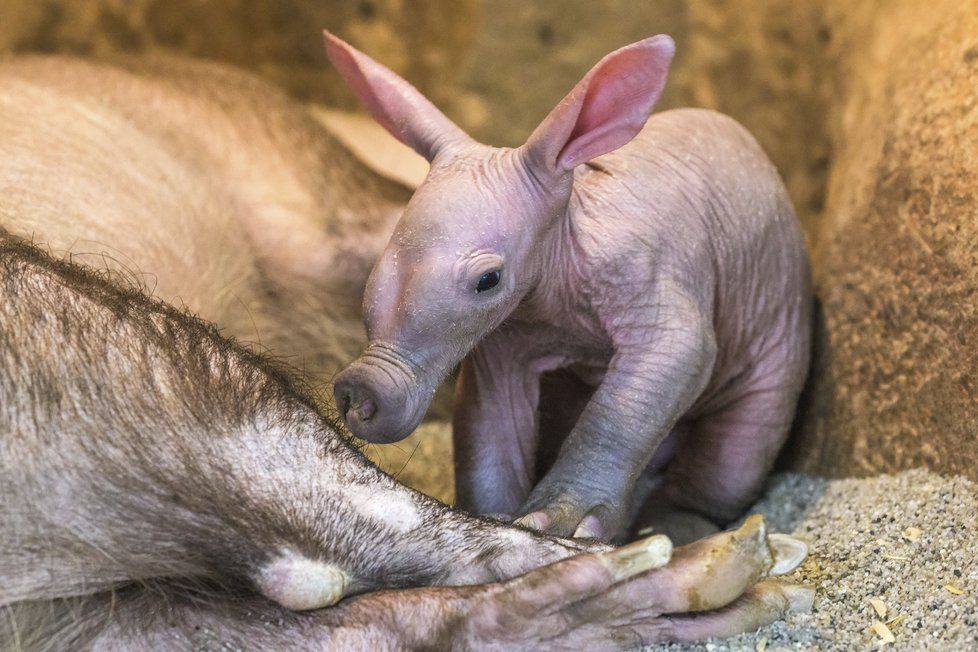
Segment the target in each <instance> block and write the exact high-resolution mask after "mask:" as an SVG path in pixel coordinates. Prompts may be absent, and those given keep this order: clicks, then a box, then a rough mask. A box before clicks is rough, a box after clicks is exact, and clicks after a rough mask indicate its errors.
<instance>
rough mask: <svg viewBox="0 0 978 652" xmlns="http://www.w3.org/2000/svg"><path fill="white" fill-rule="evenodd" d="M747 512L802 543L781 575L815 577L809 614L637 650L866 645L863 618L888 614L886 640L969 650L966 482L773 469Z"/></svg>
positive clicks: (975, 531) (973, 584) (972, 501)
mask: <svg viewBox="0 0 978 652" xmlns="http://www.w3.org/2000/svg"><path fill="white" fill-rule="evenodd" d="M753 511H755V512H760V513H762V514H766V515H767V517H768V523H769V524H770V526H771V527H772V528H773V529H776V530H780V531H782V532H791V533H794V534H795V535H796V536H798V537H800V538H802V539H805V540H806V541H808V542H809V544H810V545H811V551H810V554H809V558H808V560H807V561H806V562H805V563H804V564H803V565H802V567H801V568H800V569H799V570H798V571H796V572H795V573H794V574H793V575H791V576H789V579H791V580H792V581H798V582H802V583H805V584H808V585H810V586H814V587H815V588H816V598H815V607H814V610H813V611H812V613H811V614H804V615H792V616H790V617H789V618H788V620H787V621H785V622H779V623H775V624H774V625H771V626H769V627H766V628H763V629H761V630H760V631H758V632H756V633H753V634H749V635H743V636H739V637H736V638H732V639H726V640H717V641H712V642H709V643H706V644H704V645H695V646H658V647H651V648H649V649H651V650H680V649H683V650H710V651H713V652H721V651H724V650H765V649H766V650H769V651H770V650H867V649H874V648H877V647H879V646H883V645H885V644H884V643H883V642H882V641H883V637H882V636H881V634H880V633H877V632H875V631H873V630H872V629H871V627H872V626H873V624H874V623H883V624H886V623H889V625H888V627H887V629H888V630H889V632H890V633H891V634H892V636H893V639H894V640H893V642H892V643H891V644H889V645H887V647H892V648H893V649H894V650H928V651H931V650H933V651H942V650H978V562H976V559H975V557H976V556H978V485H975V484H974V483H971V482H969V481H968V480H964V479H962V478H942V477H940V476H937V475H933V474H930V473H927V472H925V471H908V472H905V473H902V474H900V475H896V476H880V477H877V478H870V479H863V480H833V481H826V480H821V479H816V478H809V477H804V476H799V475H782V476H778V477H776V478H774V479H773V480H772V482H771V485H770V488H769V490H768V492H767V494H766V496H765V497H764V499H763V500H761V501H760V502H759V503H758V504H757V505H756V507H755V508H754V510H753ZM871 599H876V600H879V601H880V604H879V605H878V606H881V607H883V608H885V613H884V614H883V615H880V614H878V613H877V611H876V610H875V609H874V606H873V604H872V603H871V602H870V600H871ZM881 631H883V632H885V630H881Z"/></svg>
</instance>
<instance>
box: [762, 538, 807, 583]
mask: <svg viewBox="0 0 978 652" xmlns="http://www.w3.org/2000/svg"><path fill="white" fill-rule="evenodd" d="M767 542H768V545H769V546H770V547H771V555H772V556H773V557H774V565H773V566H772V567H771V570H769V571H768V572H767V574H768V575H784V574H785V573H790V572H791V571H793V570H795V569H796V568H798V566H800V565H801V562H803V561H805V557H807V556H808V544H807V543H805V542H804V541H802V540H801V539H796V538H794V537H790V536H788V535H787V534H770V535H768V537H767Z"/></svg>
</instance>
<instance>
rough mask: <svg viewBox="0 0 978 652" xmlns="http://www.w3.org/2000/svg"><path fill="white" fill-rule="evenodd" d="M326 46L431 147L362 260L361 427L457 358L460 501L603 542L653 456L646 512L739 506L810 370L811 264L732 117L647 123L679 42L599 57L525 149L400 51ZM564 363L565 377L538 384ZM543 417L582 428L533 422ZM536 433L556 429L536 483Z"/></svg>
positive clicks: (363, 96) (718, 521) (374, 423)
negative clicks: (491, 134)
mask: <svg viewBox="0 0 978 652" xmlns="http://www.w3.org/2000/svg"><path fill="white" fill-rule="evenodd" d="M326 46H327V52H328V54H329V58H330V60H331V61H332V62H333V64H334V65H335V66H336V68H337V69H338V70H339V71H340V73H341V74H342V76H343V77H344V79H345V80H346V82H347V83H348V84H349V85H350V87H351V88H352V89H353V91H354V93H356V95H357V96H358V98H359V99H360V101H361V103H362V104H363V105H364V106H365V107H366V108H367V110H369V111H370V113H371V114H372V115H373V116H374V118H375V119H377V120H378V121H379V122H380V124H382V125H383V126H384V127H386V128H387V129H388V130H389V131H390V132H391V133H392V134H393V135H394V136H396V137H397V138H398V139H400V140H401V141H403V142H404V143H406V144H407V145H410V146H411V147H413V148H414V149H415V150H416V151H417V152H418V153H420V154H421V155H423V156H424V157H425V158H427V159H428V161H430V163H431V171H430V173H429V175H428V178H427V179H426V181H425V182H424V183H423V184H422V185H421V187H420V188H418V190H417V192H416V193H415V195H414V197H413V198H412V199H411V201H410V203H409V204H408V206H407V209H406V210H405V212H404V214H403V216H402V217H401V219H400V222H399V223H398V225H397V228H396V230H395V232H394V234H393V236H392V237H391V240H390V243H389V244H388V246H387V248H386V250H385V251H384V254H383V256H382V257H381V259H380V260H379V262H378V263H377V264H376V266H375V267H374V269H373V272H372V274H371V276H370V280H369V282H368V285H367V290H366V296H365V298H364V316H365V320H366V326H367V334H368V337H369V345H368V346H367V348H366V350H364V352H363V353H362V354H361V356H360V357H359V358H358V359H357V360H356V361H355V362H353V363H352V364H351V365H350V366H349V367H347V368H346V369H345V370H344V371H343V372H342V373H341V374H340V376H338V377H337V379H336V383H335V392H336V400H337V405H338V406H339V408H340V410H341V411H342V413H343V415H344V418H345V419H346V422H347V424H348V425H349V427H350V429H351V430H352V431H353V432H354V433H355V434H356V435H358V436H360V437H362V438H364V439H367V440H369V441H374V442H391V441H397V440H399V439H401V438H403V437H405V436H407V435H408V434H410V433H411V431H412V430H413V429H414V428H415V427H416V426H417V425H418V423H419V421H420V420H421V418H422V416H423V415H424V412H425V410H426V408H427V406H428V404H429V401H430V400H431V397H432V394H433V392H434V389H435V387H436V386H437V385H438V383H439V382H440V381H441V380H443V379H444V378H445V377H446V375H447V374H448V373H449V372H450V371H451V370H452V369H453V368H454V367H455V365H456V364H458V363H459V361H460V360H462V358H463V357H465V359H464V361H463V363H462V368H461V376H460V378H459V384H458V389H457V395H456V404H455V414H454V429H455V448H456V453H455V454H456V471H457V487H458V497H459V503H460V505H461V506H462V507H466V508H469V509H472V510H475V511H478V512H481V513H496V514H511V515H523V517H522V519H521V521H520V522H521V523H523V524H525V525H528V526H531V527H534V528H537V529H540V530H543V531H546V532H549V533H552V534H557V535H564V536H566V535H571V534H573V535H574V536H596V537H599V538H605V539H608V538H612V537H614V536H616V535H618V534H620V533H621V532H622V531H623V528H626V527H627V526H628V520H629V517H630V516H631V514H632V512H633V509H634V508H635V507H637V506H634V505H633V504H632V503H633V493H635V487H636V482H637V480H638V479H639V478H640V477H641V476H642V474H643V473H647V474H653V475H654V476H656V477H658V481H657V484H655V488H654V489H653V490H652V492H651V494H650V495H649V496H648V500H647V502H646V503H645V519H646V521H647V522H650V523H651V524H653V526H657V527H659V528H660V529H664V530H665V531H667V532H668V533H670V534H672V535H673V536H674V537H677V538H679V539H688V538H691V537H693V536H698V535H699V534H701V533H703V532H704V531H705V530H709V529H710V528H713V527H715V526H716V525H724V524H726V523H727V522H729V521H730V520H731V519H733V518H735V517H736V516H737V515H738V514H739V513H740V512H741V511H742V510H743V509H744V508H745V507H746V506H747V505H748V504H749V502H750V501H751V500H752V499H754V498H755V497H756V494H757V492H758V490H759V488H760V487H761V484H762V483H763V480H764V478H765V476H766V475H767V473H768V471H769V470H770V468H771V465H772V463H773V461H774V459H775V456H776V455H777V453H778V451H779V449H780V448H781V445H782V443H783V441H784V439H785V436H786V434H787V432H788V428H789V425H790V423H791V419H792V415H793V413H794V409H795V404H796V402H797V399H798V394H799V392H800V390H801V387H802V383H803V380H804V376H805V372H806V369H807V366H808V360H809V345H810V311H811V302H812V299H811V289H810V280H809V267H808V262H807V257H806V253H805V246H804V242H803V238H802V235H801V233H800V230H799V228H798V224H797V222H796V220H795V217H794V213H793V211H792V208H791V205H790V203H789V200H788V197H787V195H786V193H785V190H784V187H783V185H782V183H781V180H780V178H779V177H778V174H777V172H776V171H775V169H774V167H773V166H772V165H771V163H770V162H769V161H768V159H767V157H766V156H765V155H764V153H763V152H762V151H761V149H760V147H759V146H758V145H757V143H756V142H755V141H754V140H753V138H752V137H751V136H750V135H749V134H748V133H747V132H746V131H745V130H744V129H743V128H742V127H741V126H740V125H738V124H737V123H736V122H734V121H733V120H732V119H730V118H727V117H725V116H723V115H720V114H717V113H714V112H711V111H706V110H696V109H682V110H675V111H668V112H664V113H660V114H657V115H656V116H654V117H652V118H651V119H650V118H649V113H650V112H651V110H652V107H653V105H654V104H655V102H656V100H657V99H658V97H659V95H660V93H661V91H662V88H663V86H664V85H665V81H666V74H667V71H668V68H669V64H670V61H671V60H672V56H673V52H674V45H673V42H672V40H671V39H670V38H669V37H668V36H661V35H660V36H655V37H652V38H648V39H645V40H643V41H639V42H638V43H634V44H632V45H629V46H626V47H623V48H621V49H619V50H616V51H615V52H612V53H611V54H609V55H608V56H606V57H605V58H604V59H602V60H601V61H600V62H599V63H598V64H597V65H596V66H595V67H594V68H593V69H592V70H591V71H590V72H589V73H588V74H587V76H585V77H584V79H583V80H581V81H580V82H579V83H578V84H577V86H575V87H574V89H573V90H572V91H571V92H570V94H569V95H567V97H565V98H564V99H563V100H562V101H561V102H560V104H558V105H557V107H556V108H555V109H554V110H553V111H552V112H551V113H550V115H549V116H547V118H546V119H545V120H544V121H543V123H542V124H540V126H539V127H537V129H536V131H534V132H533V134H532V135H531V136H530V138H529V140H528V141H527V142H526V143H525V144H524V145H523V146H521V147H518V148H516V149H506V148H503V149H497V148H492V147H488V146H486V145H482V144H480V143H477V142H475V141H473V140H472V139H471V138H469V137H468V136H467V135H466V134H465V133H463V132H462V130H461V129H460V128H459V127H457V126H456V125H454V124H453V123H452V122H451V121H450V120H449V119H448V118H446V117H445V116H444V115H443V114H442V113H441V112H439V111H438V109H436V108H435V107H434V106H433V105H432V104H431V103H430V102H429V101H428V100H426V99H425V98H424V97H423V96H422V95H421V94H420V93H419V92H418V91H417V90H415V89H414V88H413V87H412V86H410V85H409V84H408V83H407V82H405V81H404V80H403V79H401V78H399V77H398V76H396V75H395V74H394V73H393V72H391V71H390V70H388V69H387V68H385V67H383V66H381V65H380V64H378V63H376V62H375V61H373V60H371V59H370V58H369V57H367V56H366V55H364V54H363V53H361V52H359V51H357V50H355V49H354V48H352V47H351V46H349V45H348V44H346V43H344V42H343V41H341V40H340V39H338V38H336V37H334V36H332V35H330V34H327V35H326ZM556 370H564V374H563V375H564V377H565V378H566V377H567V376H568V372H569V374H572V376H573V378H574V380H573V382H566V381H564V382H562V383H561V385H560V391H559V392H553V391H543V392H541V385H542V383H543V384H544V385H545V384H546V383H547V382H549V381H548V378H551V377H552V376H551V375H548V372H553V371H556ZM544 389H545V390H546V387H544ZM541 396H543V398H545V399H547V398H549V399H550V401H552V404H551V405H547V404H541ZM538 414H547V415H550V416H551V417H553V415H557V418H555V419H553V418H552V419H551V420H552V421H554V422H555V423H566V424H568V426H567V427H566V428H563V430H565V431H564V432H560V430H561V428H559V427H558V426H556V425H554V426H553V427H549V428H547V431H546V432H540V433H538V427H539V424H540V419H539V418H538ZM567 430H569V432H567ZM544 440H552V441H558V442H559V441H562V444H560V450H559V454H558V455H557V457H556V460H555V461H554V462H553V465H552V466H551V467H550V468H549V470H548V471H546V473H545V474H544V475H543V476H542V477H541V478H538V474H537V468H538V460H537V457H538V450H539V449H540V447H541V442H543V441H544ZM660 476H661V477H660Z"/></svg>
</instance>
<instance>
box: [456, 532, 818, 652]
mask: <svg viewBox="0 0 978 652" xmlns="http://www.w3.org/2000/svg"><path fill="white" fill-rule="evenodd" d="M670 551H671V553H672V554H671V556H670V554H669V553H670ZM805 551H806V547H805V545H804V544H803V543H802V542H800V541H798V540H796V539H792V538H791V537H785V536H783V535H772V536H771V537H768V535H767V533H766V528H765V526H764V521H763V518H761V517H759V516H753V517H751V518H750V519H748V520H747V522H746V523H745V524H744V525H743V526H742V527H741V528H740V529H738V530H734V531H730V532H723V533H721V534H717V535H715V536H712V537H709V538H707V539H703V540H701V541H698V542H696V543H694V544H691V545H688V546H683V547H681V548H677V549H675V550H671V544H670V543H669V541H668V539H667V538H666V537H663V536H655V537H650V538H648V539H643V540H641V541H637V542H635V543H633V544H630V545H628V546H625V547H623V548H619V549H617V550H611V551H603V552H597V553H590V554H582V555H577V556H575V557H571V558H568V559H564V560H563V561H560V562H557V563H555V564H551V565H549V566H545V567H543V568H539V569H536V570H534V571H531V572H529V573H527V574H526V575H523V576H521V577H518V578H516V579H513V580H510V581H508V582H504V583H502V584H493V585H486V587H485V589H483V590H484V592H485V593H483V594H482V595H479V596H475V597H477V598H478V599H477V600H473V607H472V608H471V610H467V613H466V614H465V616H464V618H462V619H461V621H460V623H459V626H460V629H461V630H462V631H457V632H455V633H454V634H455V637H456V640H459V641H464V642H465V644H467V645H468V646H469V647H472V648H479V649H482V648H483V646H486V645H488V646H490V647H492V646H496V647H499V648H503V647H505V648H506V649H510V648H519V649H524V648H525V649H544V648H545V649H557V648H559V649H631V648H635V647H638V646H641V645H647V644H651V643H659V642H667V641H684V642H685V641H696V640H701V639H704V638H707V637H712V636H732V635H734V634H738V633H740V632H744V631H750V630H753V629H756V628H758V627H761V626H763V625H766V624H768V623H770V622H773V621H774V620H776V619H778V618H781V617H783V616H784V615H785V614H787V613H788V612H791V611H807V610H809V609H810V608H811V605H812V599H813V595H814V592H813V591H812V589H810V588H808V587H804V586H797V585H790V584H780V583H778V582H774V581H771V580H767V579H765V578H766V577H768V576H770V575H772V574H776V573H783V572H787V571H789V570H791V569H793V568H795V567H796V566H797V565H798V564H799V563H801V561H802V560H803V559H804V556H805ZM692 612H695V613H692ZM537 646H542V648H541V647H537Z"/></svg>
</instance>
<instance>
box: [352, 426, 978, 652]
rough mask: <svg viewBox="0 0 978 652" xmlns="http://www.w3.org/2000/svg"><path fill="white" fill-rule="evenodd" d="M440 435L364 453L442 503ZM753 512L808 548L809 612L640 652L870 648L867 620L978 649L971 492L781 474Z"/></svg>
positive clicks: (897, 636)
mask: <svg viewBox="0 0 978 652" xmlns="http://www.w3.org/2000/svg"><path fill="white" fill-rule="evenodd" d="M449 432H450V429H449V428H448V426H447V424H443V423H438V422H435V423H431V424H426V425H425V426H423V427H422V428H421V429H420V431H419V432H418V433H416V435H414V436H412V438H411V439H410V440H406V441H405V442H402V443H401V444H400V445H399V446H397V447H387V446H384V447H378V448H376V449H374V450H373V451H371V452H373V453H374V455H372V456H373V457H377V458H382V460H383V462H385V463H386V464H384V466H386V467H387V468H388V469H389V470H390V471H391V472H392V473H396V474H398V475H399V477H400V479H401V480H402V481H405V482H407V483H409V484H412V485H414V486H417V487H419V488H421V489H422V490H425V491H427V492H429V493H431V494H433V495H436V496H438V497H439V498H441V499H442V500H444V501H446V502H451V501H452V498H453V497H454V483H453V479H452V477H451V468H450V464H448V463H447V460H450V459H451V441H450V434H449ZM752 511H753V512H756V513H762V514H765V515H766V516H767V519H768V524H769V526H770V527H771V529H772V530H775V531H781V532H789V533H793V534H794V535H796V536H798V537H800V538H802V539H805V540H806V541H808V542H809V544H810V546H811V549H810V554H809V558H808V560H807V561H806V562H805V564H803V566H802V567H801V568H800V569H799V570H798V571H796V572H795V573H794V574H793V575H791V576H789V577H788V578H787V579H789V580H791V581H796V582H801V583H805V584H808V585H810V586H814V587H815V588H816V598H815V607H814V610H813V612H812V613H811V614H803V615H792V616H790V617H789V618H788V620H787V621H784V622H779V623H775V624H774V625H771V626H770V627H766V628H764V629H762V630H760V631H758V632H756V633H753V634H749V635H743V636H739V637H736V638H732V639H727V640H716V641H712V642H709V643H706V644H703V645H694V646H678V645H673V646H659V647H652V648H649V649H658V650H671V651H675V650H682V649H688V650H710V651H711V652H723V651H725V650H769V651H770V650H869V649H875V648H877V647H878V646H881V645H883V644H882V641H883V635H884V634H881V633H877V632H875V631H873V630H872V629H871V628H872V626H873V625H874V623H881V624H887V623H889V624H888V626H887V629H888V630H889V632H890V634H892V636H893V639H894V641H893V643H892V644H889V646H890V647H892V648H893V649H895V650H927V651H931V650H934V651H943V650H978V561H976V557H978V485H975V484H974V483H971V482H969V481H968V480H965V479H962V478H942V477H940V476H937V475H933V474H930V473H927V472H925V471H908V472H905V473H902V474H900V475H897V476H880V477H877V478H869V479H862V480H832V481H827V480H823V479H818V478H810V477H805V476H800V475H793V474H787V475H780V476H776V477H775V478H773V479H772V481H771V483H770V485H769V488H768V491H767V493H766V495H765V497H764V498H763V499H762V500H761V501H760V502H759V503H758V504H757V505H756V506H755V508H754V509H753V510H752ZM871 599H874V600H879V601H880V603H879V604H878V606H880V607H881V608H883V609H885V613H884V614H883V615H880V614H879V613H877V611H876V610H875V608H874V606H873V604H872V603H871V602H870V600H871ZM885 631H886V630H881V632H883V633H885Z"/></svg>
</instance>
